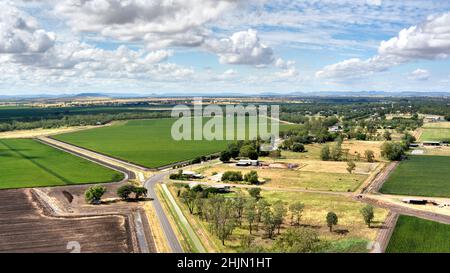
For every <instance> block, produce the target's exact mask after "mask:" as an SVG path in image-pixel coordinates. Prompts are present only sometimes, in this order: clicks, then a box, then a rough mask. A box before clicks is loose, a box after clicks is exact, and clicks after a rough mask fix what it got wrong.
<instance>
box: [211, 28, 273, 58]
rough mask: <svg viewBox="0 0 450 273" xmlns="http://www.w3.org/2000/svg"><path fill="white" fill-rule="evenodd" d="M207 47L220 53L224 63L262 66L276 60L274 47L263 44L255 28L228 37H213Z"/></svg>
mask: <svg viewBox="0 0 450 273" xmlns="http://www.w3.org/2000/svg"><path fill="white" fill-rule="evenodd" d="M207 48H209V49H210V50H212V51H213V52H215V53H217V54H218V55H219V61H220V63H222V64H247V65H256V66H261V65H269V64H272V63H273V62H274V53H273V50H272V48H270V47H269V46H267V45H265V44H263V43H262V42H261V41H260V39H259V37H258V32H257V31H256V30H253V29H249V30H247V31H239V32H236V33H234V34H233V35H231V36H230V37H228V38H223V39H211V40H209V41H207Z"/></svg>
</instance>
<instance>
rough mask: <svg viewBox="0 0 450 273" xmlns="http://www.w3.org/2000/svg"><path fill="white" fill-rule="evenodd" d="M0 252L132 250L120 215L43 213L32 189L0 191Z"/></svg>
mask: <svg viewBox="0 0 450 273" xmlns="http://www.w3.org/2000/svg"><path fill="white" fill-rule="evenodd" d="M0 207H1V208H2V210H0V238H1V239H0V252H70V251H72V248H70V249H67V246H68V243H69V242H73V241H75V242H78V243H79V244H80V246H81V249H80V251H81V252H133V251H134V250H133V244H132V239H131V235H130V231H129V228H128V223H127V221H128V219H127V218H126V217H124V216H120V215H111V216H93V217H80V218H77V217H73V218H55V217H50V216H47V215H45V214H43V212H44V209H43V208H41V207H40V206H39V205H38V203H37V202H36V201H34V199H33V197H32V195H31V193H30V190H28V189H24V190H2V191H0Z"/></svg>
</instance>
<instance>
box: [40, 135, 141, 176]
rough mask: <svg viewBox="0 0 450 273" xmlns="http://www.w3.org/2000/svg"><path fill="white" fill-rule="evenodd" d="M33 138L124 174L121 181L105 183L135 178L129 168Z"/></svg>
mask: <svg viewBox="0 0 450 273" xmlns="http://www.w3.org/2000/svg"><path fill="white" fill-rule="evenodd" d="M34 140H36V141H38V142H40V143H42V144H44V145H47V146H50V147H53V148H55V149H58V150H60V151H63V152H66V153H69V154H72V155H74V156H77V157H81V158H83V159H85V160H88V161H90V162H93V163H95V164H98V165H101V166H103V167H106V168H109V169H111V170H115V171H118V172H121V173H122V174H123V175H124V179H122V180H121V181H109V182H105V183H120V182H126V181H128V180H130V179H136V175H135V173H134V172H132V171H129V170H127V169H125V168H122V167H119V166H114V165H112V164H109V163H107V162H104V161H102V160H100V159H97V158H94V157H91V156H88V155H85V154H82V153H80V152H76V151H73V150H69V149H67V148H65V147H61V146H57V145H56V144H53V143H50V142H47V141H45V139H42V138H34ZM66 144H67V143H66ZM68 145H70V144H68ZM86 184H89V183H86ZM100 184H101V183H100Z"/></svg>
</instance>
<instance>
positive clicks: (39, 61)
mask: <svg viewBox="0 0 450 273" xmlns="http://www.w3.org/2000/svg"><path fill="white" fill-rule="evenodd" d="M449 56H450V1H442V0H408V1H398V0H394V1H388V0H304V1H301V0H297V1H295V0H294V1H293V0H270V1H269V0H254V1H252V0H151V1H150V0H148V1H146V0H58V1H56V0H47V1H46V0H41V1H39V0H27V1H25V0H22V1H7V0H0V95H12V94H32V93H49V94H55V93H77V92H118V93H124V92H129V93H142V94H144V93H145V94H150V93H157V94H164V93H166V94H167V93H190V92H192V93H204V94H220V93H223V92H227V93H229V92H233V93H241V94H245V93H247V94H250V93H263V92H274V93H290V92H299V91H300V92H319V91H331V90H346V91H347V90H354V91H360V90H384V91H450V58H449Z"/></svg>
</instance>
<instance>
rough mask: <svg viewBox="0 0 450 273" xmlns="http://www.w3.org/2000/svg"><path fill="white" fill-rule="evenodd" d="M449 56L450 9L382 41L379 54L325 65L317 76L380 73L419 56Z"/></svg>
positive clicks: (339, 76) (359, 75)
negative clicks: (364, 58) (363, 58)
mask: <svg viewBox="0 0 450 273" xmlns="http://www.w3.org/2000/svg"><path fill="white" fill-rule="evenodd" d="M449 55H450V12H448V13H444V14H442V15H440V16H433V17H429V18H428V19H427V20H426V21H425V22H424V23H422V24H420V25H417V26H412V27H410V28H406V29H403V30H401V31H400V32H399V34H398V36H396V37H393V38H391V39H389V40H388V41H382V42H381V43H380V46H379V47H378V55H376V56H374V57H372V58H369V59H366V60H361V59H349V60H344V61H342V62H339V63H336V64H332V65H328V66H325V67H324V68H323V69H322V70H320V71H318V72H316V77H318V78H330V79H336V80H342V79H346V78H356V77H361V76H367V75H371V74H373V73H375V72H381V71H385V70H387V69H389V68H390V67H392V66H395V65H399V64H402V63H406V62H409V61H413V60H416V59H443V58H448V56H449Z"/></svg>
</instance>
